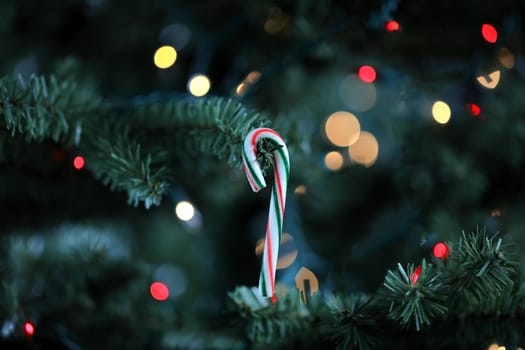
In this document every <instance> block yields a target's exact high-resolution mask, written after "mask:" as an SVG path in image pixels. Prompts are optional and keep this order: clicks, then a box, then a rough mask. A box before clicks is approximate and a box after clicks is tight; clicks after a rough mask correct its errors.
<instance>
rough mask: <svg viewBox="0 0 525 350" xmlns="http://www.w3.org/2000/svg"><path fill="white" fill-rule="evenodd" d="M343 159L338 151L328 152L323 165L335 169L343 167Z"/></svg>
mask: <svg viewBox="0 0 525 350" xmlns="http://www.w3.org/2000/svg"><path fill="white" fill-rule="evenodd" d="M343 164H344V159H343V156H342V155H341V153H339V152H338V151H332V152H328V153H327V154H326V156H325V157H324V165H325V166H326V168H327V169H328V170H332V171H337V170H339V169H341V168H342V167H343Z"/></svg>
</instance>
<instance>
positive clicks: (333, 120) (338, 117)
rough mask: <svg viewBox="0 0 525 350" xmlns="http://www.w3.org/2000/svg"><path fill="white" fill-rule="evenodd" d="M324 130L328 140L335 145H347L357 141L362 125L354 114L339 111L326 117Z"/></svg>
mask: <svg viewBox="0 0 525 350" xmlns="http://www.w3.org/2000/svg"><path fill="white" fill-rule="evenodd" d="M324 131H325V134H326V137H327V138H328V140H329V141H330V142H331V143H333V144H334V145H335V146H339V147H346V146H350V145H351V144H353V143H354V142H356V141H357V139H358V138H359V133H360V132H361V125H360V124H359V119H357V117H356V116H355V115H354V114H352V113H350V112H344V111H339V112H335V113H332V114H331V115H330V116H329V117H328V118H327V119H326V122H325V125H324Z"/></svg>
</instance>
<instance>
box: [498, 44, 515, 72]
mask: <svg viewBox="0 0 525 350" xmlns="http://www.w3.org/2000/svg"><path fill="white" fill-rule="evenodd" d="M498 59H499V62H500V63H501V65H502V66H503V67H505V68H509V69H511V68H513V67H514V65H515V64H516V58H515V57H514V54H513V53H512V52H510V50H509V49H507V48H506V47H502V48H501V49H499V51H498Z"/></svg>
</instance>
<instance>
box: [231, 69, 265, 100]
mask: <svg viewBox="0 0 525 350" xmlns="http://www.w3.org/2000/svg"><path fill="white" fill-rule="evenodd" d="M259 79H261V72H259V71H256V70H254V71H251V72H250V73H248V75H246V78H244V80H243V81H242V82H241V83H240V84H239V85H237V88H236V89H235V93H236V94H237V96H242V95H244V94H245V93H246V92H247V91H248V88H249V87H250V86H251V85H252V84H255V83H256V82H258V81H259Z"/></svg>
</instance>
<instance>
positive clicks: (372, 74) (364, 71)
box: [357, 66, 376, 83]
mask: <svg viewBox="0 0 525 350" xmlns="http://www.w3.org/2000/svg"><path fill="white" fill-rule="evenodd" d="M357 75H358V76H359V79H361V80H362V81H363V82H365V83H372V82H374V80H376V70H375V69H374V67H372V66H361V67H359V69H358V70H357Z"/></svg>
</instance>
